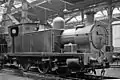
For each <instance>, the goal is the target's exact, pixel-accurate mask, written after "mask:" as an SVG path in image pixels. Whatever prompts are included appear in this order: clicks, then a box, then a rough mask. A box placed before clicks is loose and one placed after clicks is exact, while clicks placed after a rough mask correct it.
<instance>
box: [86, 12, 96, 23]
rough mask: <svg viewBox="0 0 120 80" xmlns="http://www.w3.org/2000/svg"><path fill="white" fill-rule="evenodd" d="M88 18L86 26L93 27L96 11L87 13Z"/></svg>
mask: <svg viewBox="0 0 120 80" xmlns="http://www.w3.org/2000/svg"><path fill="white" fill-rule="evenodd" d="M85 14H86V16H87V19H86V24H87V25H91V24H93V23H94V15H95V12H94V11H88V12H86V13H85Z"/></svg>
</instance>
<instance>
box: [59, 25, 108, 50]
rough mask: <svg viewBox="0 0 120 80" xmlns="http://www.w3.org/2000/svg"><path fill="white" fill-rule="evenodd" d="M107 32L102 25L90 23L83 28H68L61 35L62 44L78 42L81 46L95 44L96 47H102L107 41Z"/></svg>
mask: <svg viewBox="0 0 120 80" xmlns="http://www.w3.org/2000/svg"><path fill="white" fill-rule="evenodd" d="M106 36H107V32H106V29H105V28H104V27H103V26H102V25H97V24H93V25H89V26H85V27H83V28H78V29H76V28H74V29H67V30H64V32H63V33H62V35H61V43H62V44H69V43H72V44H78V45H81V46H84V45H90V43H91V44H92V45H93V47H94V48H96V49H101V48H102V47H103V46H104V45H105V43H106V40H107V38H106Z"/></svg>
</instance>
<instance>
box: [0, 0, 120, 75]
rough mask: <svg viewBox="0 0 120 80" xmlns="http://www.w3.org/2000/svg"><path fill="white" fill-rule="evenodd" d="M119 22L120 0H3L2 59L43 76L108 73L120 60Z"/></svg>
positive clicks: (0, 22) (0, 16)
mask: <svg viewBox="0 0 120 80" xmlns="http://www.w3.org/2000/svg"><path fill="white" fill-rule="evenodd" d="M119 20H120V1H119V0H1V1H0V54H2V55H3V58H1V60H4V59H5V61H8V62H10V63H11V64H13V63H14V62H15V61H16V62H17V63H18V64H17V65H21V66H22V68H24V70H27V69H26V64H27V66H28V65H32V64H33V65H32V66H37V67H38V70H39V72H40V73H47V72H51V71H54V70H53V69H55V71H56V72H57V73H59V71H57V70H58V69H59V68H61V67H62V69H63V68H66V67H67V68H68V69H70V71H73V72H76V69H77V71H79V72H84V71H85V72H89V70H91V71H92V70H93V71H94V69H102V70H103V72H104V68H110V63H112V61H113V59H116V58H117V59H119V57H118V56H119V53H120V45H119V41H120V38H119V37H120V35H119V32H120V31H119V30H120V28H119V25H120V21H119ZM117 22H118V23H117ZM114 55H117V56H114ZM6 56H7V59H6ZM24 61H25V62H24ZM6 63H7V62H6ZM47 64H48V65H49V66H47ZM44 65H45V66H44ZM24 66H25V67H24ZM46 66H47V67H46ZM56 66H57V69H56ZM63 66H64V67H63Z"/></svg>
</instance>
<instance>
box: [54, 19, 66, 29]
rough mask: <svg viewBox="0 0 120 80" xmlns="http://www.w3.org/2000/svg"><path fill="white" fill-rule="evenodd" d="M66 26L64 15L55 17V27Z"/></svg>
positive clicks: (61, 27)
mask: <svg viewBox="0 0 120 80" xmlns="http://www.w3.org/2000/svg"><path fill="white" fill-rule="evenodd" d="M64 26H65V20H64V19H63V18H62V17H56V18H55V19H53V28H54V29H63V28H64Z"/></svg>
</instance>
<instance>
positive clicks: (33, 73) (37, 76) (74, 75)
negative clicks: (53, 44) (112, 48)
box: [3, 68, 118, 80]
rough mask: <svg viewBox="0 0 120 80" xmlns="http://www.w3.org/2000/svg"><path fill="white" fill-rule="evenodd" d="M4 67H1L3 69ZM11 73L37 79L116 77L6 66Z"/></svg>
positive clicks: (71, 79)
mask: <svg viewBox="0 0 120 80" xmlns="http://www.w3.org/2000/svg"><path fill="white" fill-rule="evenodd" d="M4 70H5V69H3V71H4ZM7 70H9V71H10V72H11V73H15V74H16V73H19V74H20V75H18V74H17V75H18V76H22V77H28V78H32V79H35V80H36V79H37V80H39V79H40V80H46V79H47V80H101V79H118V78H116V77H109V76H97V75H92V74H83V73H72V74H69V75H57V74H55V73H54V72H53V73H49V74H40V73H39V72H37V71H28V72H22V71H21V70H18V69H11V68H7Z"/></svg>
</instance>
